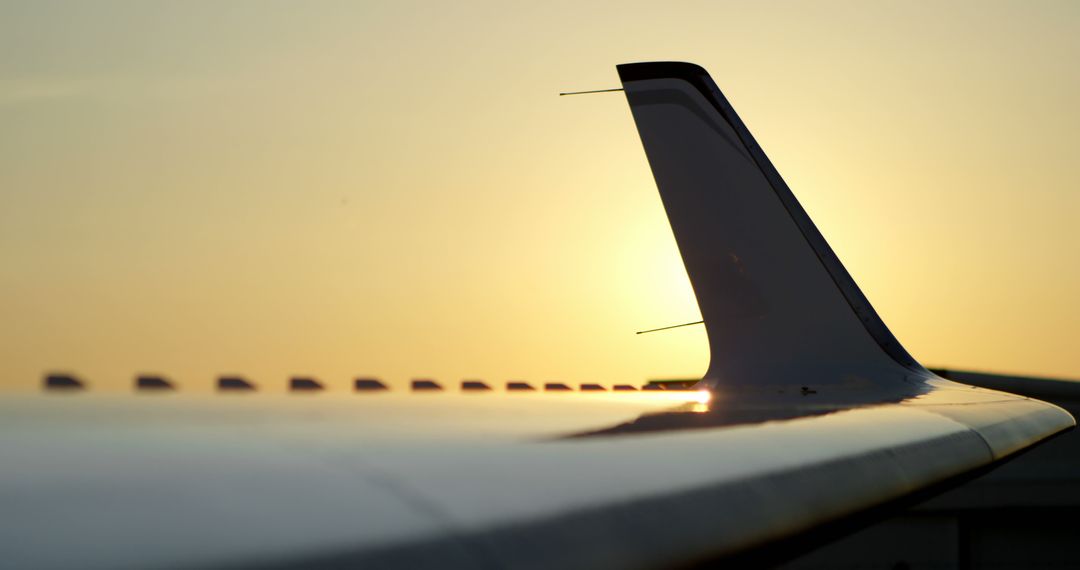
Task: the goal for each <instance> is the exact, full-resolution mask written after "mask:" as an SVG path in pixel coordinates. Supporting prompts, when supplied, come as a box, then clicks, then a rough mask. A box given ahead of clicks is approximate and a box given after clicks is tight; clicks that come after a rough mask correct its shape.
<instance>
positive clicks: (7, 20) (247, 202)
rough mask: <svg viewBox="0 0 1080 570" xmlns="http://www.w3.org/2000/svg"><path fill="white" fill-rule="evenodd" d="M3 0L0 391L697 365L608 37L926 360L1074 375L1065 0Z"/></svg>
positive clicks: (691, 312) (1078, 241)
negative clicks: (713, 108) (738, 154)
mask: <svg viewBox="0 0 1080 570" xmlns="http://www.w3.org/2000/svg"><path fill="white" fill-rule="evenodd" d="M579 4H580V3H578V2H543V3H520V4H518V3H507V2H462V3H434V2H432V3H411V2H306V3H294V2H274V1H260V2H228V3H220V2H175V3H157V2H155V3H149V2H136V1H131V2H110V1H102V2H93V3H89V2H50V1H35V2H3V3H0V389H2V390H6V391H28V390H36V389H38V386H39V385H40V381H41V377H42V375H43V374H44V373H46V372H52V371H68V372H74V373H76V374H78V375H79V376H81V377H83V378H84V379H85V380H87V381H88V382H89V383H90V385H91V386H92V387H93V388H95V389H106V390H126V389H129V387H130V383H131V379H132V377H133V375H134V374H135V373H160V374H164V375H166V376H168V377H170V378H172V379H173V380H174V381H175V382H176V383H177V384H178V385H179V386H181V387H182V388H183V389H184V390H188V391H209V390H210V389H211V388H212V386H213V385H214V384H213V382H214V379H215V378H216V376H217V375H219V374H230V373H238V374H242V375H244V376H246V377H248V378H249V379H251V380H253V381H255V382H257V383H259V384H260V385H261V386H264V387H266V388H269V389H271V390H282V389H283V388H284V385H285V380H286V378H287V377H288V376H290V375H292V374H307V375H314V376H316V377H318V378H320V379H322V380H323V381H324V382H325V383H326V384H327V386H328V388H330V389H332V390H339V391H344V390H347V389H348V387H349V380H350V379H352V378H353V377H355V376H357V375H368V376H376V377H381V378H383V379H385V380H387V381H389V382H392V383H401V382H404V381H406V380H408V379H410V378H414V377H431V378H436V379H441V380H445V381H456V380H458V379H461V378H483V379H486V380H489V381H492V382H501V381H503V380H507V379H523V380H530V381H537V382H543V381H565V382H602V383H613V382H641V381H644V380H645V379H647V378H657V377H662V378H663V377H693V376H695V375H700V374H702V373H703V372H704V371H705V368H706V366H707V364H708V362H707V359H708V350H707V342H706V338H705V334H704V330H703V329H702V328H701V327H699V326H698V327H686V328H681V329H675V330H672V331H665V332H659V333H653V334H647V335H635V334H634V332H635V331H637V330H642V329H647V328H654V327H661V326H665V325H672V324H678V323H684V322H688V321H695V320H698V319H699V318H700V317H699V315H698V312H697V308H696V305H695V302H694V299H693V295H692V292H691V289H690V286H689V282H688V280H687V278H686V274H685V272H684V270H683V268H682V264H681V261H680V259H679V256H678V252H677V250H676V247H675V243H674V240H673V238H672V236H671V232H670V229H669V227H668V225H667V220H666V218H665V215H664V212H663V209H662V207H661V204H660V200H659V196H658V195H657V192H656V189H655V186H654V183H653V180H652V175H651V173H650V171H649V168H648V164H647V163H646V160H645V156H644V152H643V151H642V148H641V144H640V142H639V140H638V137H637V132H636V130H635V128H634V124H633V121H632V119H631V117H630V113H629V109H628V108H627V105H626V102H625V99H624V97H623V96H622V94H620V93H606V94H595V95H586V96H576V97H559V96H557V94H558V93H559V92H560V91H569V90H586V89H603V88H612V87H618V86H619V83H618V78H617V76H616V73H615V67H614V66H615V64H617V63H623V62H632V61H643V60H685V61H692V62H695V63H698V64H700V65H702V66H704V67H705V68H706V69H708V70H709V71H710V73H711V74H712V76H713V77H714V79H715V80H716V82H717V83H718V84H719V86H720V88H721V89H722V90H724V92H725V94H726V95H727V96H728V98H729V99H730V100H731V102H732V104H733V105H734V106H735V108H736V109H737V110H738V111H739V113H740V114H741V116H742V118H743V119H744V120H745V121H746V123H747V125H748V126H749V127H750V129H751V131H752V132H753V133H754V134H755V136H756V137H757V139H758V141H759V142H760V143H761V145H762V146H763V148H764V149H765V151H766V152H767V153H768V154H769V156H770V158H771V159H772V161H773V162H774V164H775V165H776V166H777V168H778V169H779V170H780V172H781V174H782V175H783V176H784V177H785V179H786V180H787V182H788V184H789V185H790V186H791V188H792V190H793V191H794V192H795V194H796V195H797V196H798V198H799V200H800V201H801V202H802V204H803V205H804V207H805V208H806V209H807V211H808V212H809V213H810V215H811V217H812V218H813V219H814V220H815V222H816V223H817V225H818V227H819V228H820V229H821V231H822V233H823V234H824V235H825V237H826V238H827V239H828V240H829V242H830V244H831V245H832V247H833V248H834V249H835V250H836V252H837V253H838V255H839V256H840V258H841V259H842V260H843V261H844V263H845V264H846V266H847V268H848V269H849V270H850V271H851V273H852V274H853V276H854V277H855V279H856V281H857V282H858V283H859V284H860V286H861V287H862V288H863V291H864V292H865V293H866V294H867V296H868V297H869V298H870V300H871V301H872V302H873V304H874V305H875V307H876V308H877V309H878V311H879V312H880V313H881V315H882V317H883V318H884V319H885V321H886V323H888V324H889V326H890V327H891V328H892V330H893V332H894V333H895V334H896V336H897V337H898V338H899V339H900V340H901V342H903V343H904V344H905V345H906V347H907V348H908V350H909V351H910V352H911V353H912V354H913V355H914V356H915V357H916V358H918V359H919V360H920V361H922V362H923V363H925V364H928V365H937V366H947V367H953V368H964V369H974V370H988V371H998V372H1008V373H1017V374H1028V375H1045V376H1065V377H1078V376H1080V350H1078V347H1077V346H1076V345H1077V342H1076V326H1077V324H1078V323H1080V300H1078V299H1077V292H1078V291H1080V264H1078V263H1077V260H1078V259H1080V227H1078V226H1080V192H1078V191H1077V188H1076V186H1077V182H1076V175H1075V166H1076V164H1077V157H1076V150H1075V149H1076V145H1075V142H1074V140H1075V136H1076V133H1077V132H1080V109H1078V107H1077V106H1076V101H1078V100H1080V72H1078V71H1077V70H1078V68H1077V66H1076V62H1077V61H1080V4H1077V3H1075V2H1064V1H1063V2H1053V1H1044V2H1038V3H1030V2H1006V3H1002V2H949V3H933V2H910V3H902V4H901V3H886V2H879V3H863V2H817V3H814V4H813V5H811V4H810V3H803V2H769V3H759V4H756V5H754V4H751V5H747V3H741V2H655V1H654V2H619V3H590V4H589V5H588V6H581V5H579Z"/></svg>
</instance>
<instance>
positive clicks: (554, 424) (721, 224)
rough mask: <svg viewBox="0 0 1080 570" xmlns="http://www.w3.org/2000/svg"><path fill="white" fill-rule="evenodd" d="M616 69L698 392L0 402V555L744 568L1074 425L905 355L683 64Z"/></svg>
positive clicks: (720, 102) (18, 561) (711, 91)
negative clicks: (660, 211)
mask: <svg viewBox="0 0 1080 570" xmlns="http://www.w3.org/2000/svg"><path fill="white" fill-rule="evenodd" d="M618 71H619V75H620V77H621V79H622V83H623V87H624V90H625V94H626V97H627V100H628V102H629V104H630V109H631V111H632V113H633V118H634V120H635V122H636V124H637V127H638V132H639V134H640V136H641V139H642V143H643V145H644V148H645V152H646V155H647V158H648V160H649V163H650V165H651V167H652V170H653V174H654V176H655V178H656V183H657V187H658V189H659V191H660V195H661V197H662V199H663V203H664V207H665V209H666V211H667V214H668V218H669V220H670V222H671V227H672V230H673V232H674V234H675V237H676V241H677V243H678V246H679V251H680V253H681V255H682V257H683V261H684V263H685V265H686V269H687V272H688V274H689V277H690V281H691V284H692V285H693V288H694V291H695V294H696V296H697V299H698V304H699V307H700V309H701V314H702V317H703V320H704V324H705V326H706V329H707V332H708V338H709V343H710V351H711V361H710V366H709V369H708V371H707V373H706V374H705V377H704V378H703V379H702V381H701V383H699V384H698V385H697V386H696V387H695V388H694V389H691V390H662V389H661V390H639V389H635V390H631V389H628V387H623V388H624V389H622V390H618V391H616V390H613V389H611V388H612V387H607V386H597V385H590V386H588V387H587V389H584V388H585V387H583V389H581V390H574V389H570V390H565V389H562V388H567V387H560V386H548V387H547V388H548V389H544V390H528V389H525V388H526V386H523V385H519V384H515V385H513V386H511V388H514V389H510V390H502V389H496V390H484V389H483V388H484V387H486V386H483V385H478V384H476V383H472V384H469V385H467V386H466V388H468V389H467V390H458V389H456V387H453V388H455V389H452V390H443V389H441V388H443V387H442V386H439V385H438V384H435V383H427V384H423V383H422V384H418V385H417V386H415V388H414V390H412V391H400V390H377V389H369V388H372V386H371V385H370V384H369V383H367V384H363V385H361V384H359V383H358V388H363V389H360V390H358V391H357V392H356V393H354V394H350V395H347V396H333V395H329V394H318V393H317V391H314V390H305V392H306V393H304V394H300V393H294V394H288V395H264V394H253V393H251V391H250V390H245V389H238V390H233V392H235V393H233V394H229V395H226V394H220V395H216V396H199V395H186V394H172V393H167V392H168V391H163V390H160V389H157V390H152V391H151V390H142V391H140V392H138V393H136V394H133V395H126V396H125V395H109V394H94V393H84V392H83V391H80V390H71V389H69V390H64V391H63V393H57V392H60V391H59V390H53V391H47V392H46V393H44V394H36V395H24V396H6V397H4V398H2V399H0V551H2V552H3V556H2V558H0V565H2V566H10V567H13V568H16V567H17V568H71V567H80V568H152V567H184V568H219V567H236V568H245V567H258V568H267V567H271V568H273V567H281V568H286V567H303V568H339V567H395V568H396V567H407V568H417V567H447V566H450V567H454V566H457V567H519V568H550V567H560V568H597V567H620V568H653V567H670V566H678V565H689V564H694V563H700V562H707V561H715V560H727V561H729V562H739V561H742V562H745V561H747V560H762V559H765V558H767V557H768V555H769V554H770V551H772V553H773V554H775V553H776V552H777V549H779V548H780V547H782V546H784V545H791V544H794V543H793V542H791V541H795V540H797V539H798V538H799V537H806V536H812V535H809V534H808V533H813V532H817V531H820V530H821V529H827V528H830V527H831V526H833V525H837V524H841V523H843V522H844V521H850V520H852V517H858V516H861V515H865V514H866V513H868V512H873V510H874V509H879V508H883V507H885V506H888V505H890V504H895V503H896V502H897V501H902V500H904V499H905V498H910V497H912V496H918V494H920V493H929V492H933V491H935V490H939V489H941V488H943V487H944V486H946V485H948V484H951V483H955V482H957V481H960V480H963V478H965V477H970V476H972V475H973V474H977V473H981V472H982V471H984V470H986V469H988V468H990V467H992V466H994V465H996V464H999V463H1000V462H1002V461H1004V460H1007V459H1009V458H1010V457H1012V456H1014V455H1016V454H1017V453H1019V452H1021V451H1022V450H1024V449H1026V448H1028V447H1030V446H1032V445H1034V444H1036V443H1038V442H1040V441H1043V440H1045V439H1046V438H1048V437H1050V436H1053V435H1054V434H1057V433H1059V432H1061V431H1063V430H1067V429H1069V428H1071V427H1073V426H1074V425H1075V422H1074V420H1073V418H1072V416H1070V415H1069V414H1068V413H1067V412H1065V411H1064V410H1062V409H1060V408H1058V407H1056V406H1053V405H1051V404H1047V403H1044V402H1040V401H1037V400H1034V399H1030V398H1027V397H1022V396H1016V395H1012V394H1009V393H1006V392H1000V391H995V390H990V389H985V388H977V387H973V386H968V385H964V384H960V383H956V382H953V381H949V380H945V379H943V378H940V377H939V376H936V375H935V374H933V373H931V372H930V371H928V370H927V369H925V368H924V367H923V366H921V365H920V364H919V363H918V362H916V361H915V360H914V359H913V358H912V357H911V356H910V355H908V353H907V352H906V351H905V350H904V349H903V347H902V346H901V345H900V344H899V343H898V342H897V341H896V339H895V338H893V336H892V334H891V333H890V332H889V330H888V328H887V327H886V326H885V325H884V323H883V322H882V321H881V319H880V318H879V317H878V316H877V314H876V313H875V312H874V310H873V308H872V307H871V306H870V304H869V302H868V301H867V300H866V298H865V297H864V296H863V295H862V293H861V292H860V291H859V289H858V287H857V286H856V285H855V283H854V281H853V280H852V279H851V277H850V275H849V274H848V273H847V272H846V271H845V270H844V268H843V266H842V265H841V263H840V262H839V260H838V259H837V257H836V255H835V254H834V253H833V252H832V250H831V249H830V248H829V246H828V245H827V244H826V243H825V240H824V239H823V238H822V236H821V234H820V233H819V232H818V231H817V229H816V228H815V227H814V225H813V223H812V222H811V221H810V219H809V217H808V216H807V215H806V212H805V211H804V210H803V209H802V208H801V206H800V205H799V203H798V201H797V200H796V199H795V197H794V195H793V194H792V193H791V191H790V190H789V189H788V187H787V186H786V184H785V183H784V182H783V180H782V179H781V178H780V176H779V175H778V174H777V172H776V170H775V169H774V168H773V167H772V165H771V164H770V163H769V160H768V159H767V158H766V157H765V155H764V153H763V152H762V151H761V148H760V147H759V146H758V145H757V143H756V142H755V141H754V139H753V137H752V136H751V135H750V133H749V131H748V130H747V129H746V127H745V125H743V123H742V121H741V120H740V119H739V117H738V115H736V113H735V111H734V110H733V109H732V108H731V106H730V104H729V103H728V102H727V100H726V99H725V98H724V96H723V95H722V94H721V93H720V91H719V89H717V87H716V85H715V84H714V83H713V81H712V80H711V79H710V77H709V76H708V74H707V73H706V72H705V71H704V70H703V69H701V68H699V67H697V66H694V65H691V64H686V63H640V64H629V65H620V66H618ZM228 380H229V382H228V386H232V387H234V388H243V386H244V383H243V382H242V380H238V379H234V378H230V379H228ZM65 383H66V384H70V385H72V386H75V387H77V383H75V382H74V381H68V382H64V381H59V382H56V383H55V384H57V385H63V384H65ZM150 384H154V383H150ZM313 386H314V384H312V383H309V384H307V387H308V388H311V387H313ZM158 388H160V386H158ZM497 388H501V386H500V387H497ZM151 392H153V394H151ZM163 392H165V393H163ZM754 557H758V558H754Z"/></svg>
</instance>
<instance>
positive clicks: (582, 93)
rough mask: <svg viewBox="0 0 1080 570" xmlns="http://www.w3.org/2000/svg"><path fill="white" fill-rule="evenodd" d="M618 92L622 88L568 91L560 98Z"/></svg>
mask: <svg viewBox="0 0 1080 570" xmlns="http://www.w3.org/2000/svg"><path fill="white" fill-rule="evenodd" d="M616 91H622V87H617V88H615V89H597V90H595V91H567V92H566V93H559V97H562V96H563V95H588V94H589V93H614V92H616Z"/></svg>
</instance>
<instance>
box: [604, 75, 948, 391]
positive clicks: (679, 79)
mask: <svg viewBox="0 0 1080 570" xmlns="http://www.w3.org/2000/svg"><path fill="white" fill-rule="evenodd" d="M618 72H619V77H620V79H621V80H622V84H623V88H624V90H625V92H626V98H627V100H628V102H629V103H630V109H631V111H632V113H633V116H634V121H635V122H636V124H637V128H638V133H639V134H640V135H641V141H642V144H643V145H644V147H645V154H646V155H647V156H648V159H649V164H650V166H651V167H652V171H653V176H654V177H655V179H656V185H657V187H658V189H659V190H660V196H661V198H662V200H663V202H664V208H665V210H666V211H667V215H668V220H669V221H670V223H671V228H672V231H673V232H674V234H675V239H676V242H677V243H678V246H679V251H680V253H681V254H682V258H683V263H684V264H685V266H686V270H687V273H688V275H689V277H690V282H691V284H692V285H693V288H694V292H695V295H696V296H697V301H698V306H699V308H700V310H701V315H702V317H703V319H704V321H705V327H706V329H707V331H708V337H709V344H710V350H711V361H710V365H709V370H708V372H707V373H706V374H705V378H706V379H707V380H711V381H712V382H720V383H727V384H762V383H765V384H805V383H807V382H814V383H826V384H829V383H851V382H856V383H861V384H863V385H865V384H866V382H867V381H868V380H869V381H871V382H873V383H877V384H880V383H887V382H890V380H900V379H903V378H904V377H905V376H908V375H911V374H916V375H929V373H928V372H927V371H926V370H925V369H924V368H923V367H922V366H921V365H919V363H918V362H916V361H915V359H913V358H912V357H911V356H910V355H909V354H908V353H907V351H906V350H904V348H903V347H902V346H901V345H900V343H899V342H897V341H896V338H895V337H893V335H892V333H891V332H890V331H889V329H888V327H886V326H885V324H884V323H883V322H882V321H881V318H880V317H878V315H877V312H876V311H874V309H873V307H872V306H871V305H870V303H869V301H867V299H866V297H865V296H864V295H863V294H862V292H861V291H860V290H859V288H858V286H857V285H856V284H855V281H854V280H853V279H852V278H851V276H850V274H848V272H847V270H846V269H844V267H843V265H842V264H841V263H840V260H839V259H838V258H837V257H836V254H835V253H833V251H832V249H831V248H830V247H829V245H828V244H827V243H826V242H825V239H824V238H823V237H822V235H821V233H820V232H819V231H818V230H817V228H816V227H815V226H814V224H813V222H812V221H810V217H809V216H808V215H807V214H806V211H805V210H803V208H802V206H800V205H799V202H798V201H797V200H796V199H795V196H794V194H792V192H791V190H790V189H789V188H788V186H787V184H785V183H784V181H783V179H782V178H780V175H779V173H777V171H776V169H775V168H774V167H773V165H772V163H771V162H769V159H768V158H767V157H766V156H765V153H764V152H762V150H761V147H760V146H758V144H757V142H756V141H755V140H754V137H753V136H752V135H751V134H750V132H749V131H748V130H747V128H746V126H745V125H744V124H743V122H742V120H741V119H740V118H739V116H738V115H737V114H736V113H735V110H734V109H733V108H732V107H731V105H730V104H729V103H728V101H727V99H726V98H725V97H724V95H723V94H722V93H721V92H720V90H719V89H718V88H717V87H716V84H715V83H713V81H712V79H711V78H710V77H709V74H708V73H707V72H706V71H705V70H704V69H702V68H701V67H699V66H697V65H693V64H689V63H677V62H656V63H633V64H625V65H620V66H618Z"/></svg>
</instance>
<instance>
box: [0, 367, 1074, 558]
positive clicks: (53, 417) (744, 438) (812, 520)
mask: <svg viewBox="0 0 1080 570" xmlns="http://www.w3.org/2000/svg"><path fill="white" fill-rule="evenodd" d="M672 398H688V399H690V400H691V401H690V402H687V403H678V402H677V401H672ZM694 398H695V395H694V394H693V393H689V394H687V393H658V394H650V393H641V394H631V395H613V394H607V395H586V394H567V395H544V394H527V395H526V394H522V395H508V394H498V395H484V396H477V395H468V394H443V395H431V396H420V395H408V394H381V395H374V396H371V395H353V396H334V395H323V396H315V397H296V396H270V395H252V396H231V397H228V396H226V397H223V396H216V397H215V396H204V397H199V396H182V395H172V396H149V397H148V396H106V395H89V394H86V395H70V396H68V395H60V396H57V395H39V396H25V397H18V398H16V397H10V398H6V399H4V400H2V401H0V457H3V462H2V467H0V505H3V509H2V511H0V513H2V514H0V545H2V546H3V550H4V553H5V555H4V563H3V564H4V565H8V566H10V567H20V568H28V567H31V568H70V567H94V568H146V567H175V566H182V567H192V566H195V567H198V566H222V565H232V564H241V565H253V566H258V565H263V564H269V563H280V564H286V565H287V564H291V563H296V564H298V565H301V564H312V563H315V562H317V561H320V560H329V561H331V562H334V563H336V562H340V561H350V562H364V563H366V564H369V565H371V564H374V565H382V564H384V565H388V566H400V565H411V564H416V563H421V564H422V563H430V564H432V565H453V564H456V565H461V566H476V565H485V564H493V565H496V566H515V567H549V566H551V565H554V564H558V565H560V566H572V567H596V566H597V565H604V566H617V567H655V566H665V565H671V564H675V563H678V562H686V561H692V560H695V559H700V558H703V557H706V556H713V555H718V554H723V553H725V552H733V551H737V550H739V549H741V548H745V547H747V546H750V545H753V544H755V543H760V542H762V541H767V540H770V539H773V538H777V537H781V536H784V535H787V534H790V533H793V532H796V531H798V530H801V529H805V528H808V527H810V526H812V525H814V524H817V523H820V522H821V521H824V520H828V519H831V518H834V517H838V516H842V515H844V514H846V513H849V512H852V511H855V510H858V509H861V508H865V507H867V506H869V505H873V504H876V503H879V502H882V501H885V500H887V499H890V498H893V497H896V496H900V495H902V494H904V493H907V492H910V491H913V490H915V489H918V488H920V487H922V486H925V485H927V484H929V483H932V482H935V481H939V480H942V479H944V478H947V477H949V476H951V475H956V474H958V473H962V472H964V471H966V470H969V469H972V468H975V467H978V466H981V465H985V464H988V463H990V462H991V461H993V460H994V459H997V458H1000V457H1002V456H1003V455H1005V454H1007V453H1009V452H1011V451H1012V450H1013V449H1014V447H1015V446H1014V445H1012V444H1010V443H1009V442H1011V441H1015V440H1023V441H1025V442H1028V443H1030V442H1033V441H1037V440H1038V439H1041V438H1042V437H1045V436H1047V435H1050V434H1052V433H1055V432H1056V431H1059V430H1061V429H1064V428H1066V427H1068V426H1071V425H1072V418H1071V417H1070V416H1069V415H1068V414H1066V413H1064V412H1061V411H1059V410H1058V409H1057V408H1054V407H1053V406H1049V405H1047V404H1042V403H1039V402H1035V401H1032V400H1026V399H1023V398H1018V397H1010V396H1005V395H1001V394H1000V393H995V392H990V391H983V390H976V389H970V388H965V389H955V390H950V389H947V388H943V389H939V390H937V391H931V392H930V393H928V394H927V395H925V396H923V397H920V398H917V399H913V400H911V401H908V402H904V403H900V404H888V405H883V406H867V407H860V408H854V409H842V408H840V409H838V411H835V412H833V413H827V414H823V415H813V416H809V417H805V418H802V419H790V420H783V421H767V422H764V423H750V424H744V425H735V426H727V427H716V428H700V429H671V430H664V431H656V432H649V433H643V434H631V435H606V436H597V437H570V438H568V437H566V436H568V435H572V434H575V433H581V432H587V431H590V430H594V429H595V428H596V427H597V426H598V425H603V424H605V423H607V424H618V423H621V422H626V421H632V420H634V419H635V418H636V417H638V416H639V415H641V414H654V413H657V412H663V411H665V410H675V413H676V414H686V415H695V414H697V415H700V414H723V413H725V412H730V411H733V410H734V409H735V408H736V407H737V404H733V403H724V402H720V401H718V402H714V403H711V404H707V405H703V404H700V403H697V402H694V401H693V399H694ZM805 407H806V409H807V410H808V411H812V412H813V413H817V412H820V409H816V406H814V405H807V406H805ZM1003 425H1009V426H1012V427H1011V428H1010V429H1009V430H1006V432H1008V436H1007V437H1002V435H1001V433H1002V426H1003ZM998 440H1000V441H1004V442H1005V444H1003V445H999V444H996V443H995V442H996V441H998Z"/></svg>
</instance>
